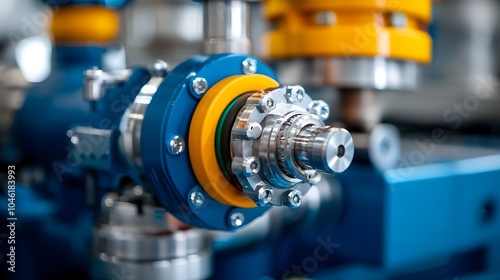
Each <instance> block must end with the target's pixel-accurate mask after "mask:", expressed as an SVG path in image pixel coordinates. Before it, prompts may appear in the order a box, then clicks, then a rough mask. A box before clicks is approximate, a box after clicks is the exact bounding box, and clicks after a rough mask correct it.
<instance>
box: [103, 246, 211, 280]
mask: <svg viewBox="0 0 500 280" xmlns="http://www.w3.org/2000/svg"><path fill="white" fill-rule="evenodd" d="M98 259H99V260H100V261H101V262H103V263H104V264H105V267H104V269H105V274H106V277H107V279H141V280H142V279H144V280H146V279H147V280H164V279H182V280H199V279H207V278H209V277H210V275H211V271H212V253H211V251H201V252H198V253H197V254H193V255H189V256H185V257H180V258H175V259H168V260H158V261H151V262H131V261H127V260H119V259H117V258H114V257H110V256H107V255H106V254H100V255H99V258H98ZM117 275H122V277H123V278H116V277H117Z"/></svg>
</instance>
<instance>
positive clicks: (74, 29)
mask: <svg viewBox="0 0 500 280" xmlns="http://www.w3.org/2000/svg"><path fill="white" fill-rule="evenodd" d="M119 30H120V18H119V15H118V12H117V11H115V10H113V9H110V8H106V7H102V6H64V7H58V8H56V9H55V10H54V14H53V17H52V22H51V25H50V31H51V33H52V36H53V38H54V41H55V42H56V43H57V44H68V43H69V44H73V43H74V44H82V43H98V44H105V43H110V42H112V41H113V40H115V39H116V37H117V36H118V34H119Z"/></svg>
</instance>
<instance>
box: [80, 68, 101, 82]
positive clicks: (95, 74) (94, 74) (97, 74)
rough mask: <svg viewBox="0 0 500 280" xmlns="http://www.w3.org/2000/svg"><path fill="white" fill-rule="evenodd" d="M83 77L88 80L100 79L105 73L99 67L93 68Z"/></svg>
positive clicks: (84, 73)
mask: <svg viewBox="0 0 500 280" xmlns="http://www.w3.org/2000/svg"><path fill="white" fill-rule="evenodd" d="M83 75H84V76H85V78H87V79H99V78H101V77H102V76H103V75H104V71H102V70H100V69H99V68H98V67H97V66H93V67H91V68H89V69H88V70H86V71H85V72H83Z"/></svg>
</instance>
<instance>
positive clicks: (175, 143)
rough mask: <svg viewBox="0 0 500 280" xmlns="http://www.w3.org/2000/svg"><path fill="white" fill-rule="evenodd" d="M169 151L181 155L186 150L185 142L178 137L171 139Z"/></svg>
mask: <svg viewBox="0 0 500 280" xmlns="http://www.w3.org/2000/svg"><path fill="white" fill-rule="evenodd" d="M169 149H170V152H171V153H172V154H174V155H178V154H181V153H182V152H184V150H185V149H186V143H185V142H184V139H182V138H180V137H179V136H177V135H176V136H174V137H172V139H170V142H169Z"/></svg>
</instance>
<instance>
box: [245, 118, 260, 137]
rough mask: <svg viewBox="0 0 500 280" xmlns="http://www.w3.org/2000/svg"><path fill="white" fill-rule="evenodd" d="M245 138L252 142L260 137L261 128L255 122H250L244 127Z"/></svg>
mask: <svg viewBox="0 0 500 280" xmlns="http://www.w3.org/2000/svg"><path fill="white" fill-rule="evenodd" d="M245 129H246V136H247V137H248V139H250V140H254V139H257V138H259V137H260V135H261V133H262V126H260V124H259V123H257V122H251V123H249V124H247V125H246V126H245Z"/></svg>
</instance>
